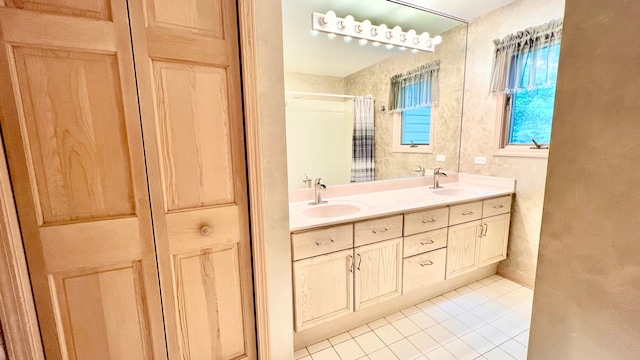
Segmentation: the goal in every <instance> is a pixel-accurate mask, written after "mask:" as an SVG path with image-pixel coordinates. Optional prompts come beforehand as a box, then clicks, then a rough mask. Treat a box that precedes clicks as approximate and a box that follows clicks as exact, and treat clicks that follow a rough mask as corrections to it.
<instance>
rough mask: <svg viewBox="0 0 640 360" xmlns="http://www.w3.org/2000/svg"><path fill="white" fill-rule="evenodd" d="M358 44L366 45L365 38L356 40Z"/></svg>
mask: <svg viewBox="0 0 640 360" xmlns="http://www.w3.org/2000/svg"><path fill="white" fill-rule="evenodd" d="M358 44H360V46H364V45H367V39H360V40H358Z"/></svg>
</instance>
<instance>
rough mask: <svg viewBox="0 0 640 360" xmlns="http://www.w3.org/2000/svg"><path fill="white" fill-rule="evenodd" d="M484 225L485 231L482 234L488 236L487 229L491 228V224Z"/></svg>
mask: <svg viewBox="0 0 640 360" xmlns="http://www.w3.org/2000/svg"><path fill="white" fill-rule="evenodd" d="M483 226H484V232H483V233H482V236H487V231H488V230H489V224H483Z"/></svg>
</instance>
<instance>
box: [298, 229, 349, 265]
mask: <svg viewBox="0 0 640 360" xmlns="http://www.w3.org/2000/svg"><path fill="white" fill-rule="evenodd" d="M291 244H292V245H291V246H292V248H293V260H294V261H295V260H300V259H305V258H309V257H312V256H317V255H322V254H328V253H330V252H334V251H339V250H344V249H348V248H351V247H353V225H352V224H347V225H339V226H333V227H330V228H325V229H320V230H313V231H307V232H303V233H296V234H291Z"/></svg>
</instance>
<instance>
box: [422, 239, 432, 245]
mask: <svg viewBox="0 0 640 360" xmlns="http://www.w3.org/2000/svg"><path fill="white" fill-rule="evenodd" d="M434 242H435V241H433V240H427V241H422V242H421V243H420V245H431V244H433V243H434Z"/></svg>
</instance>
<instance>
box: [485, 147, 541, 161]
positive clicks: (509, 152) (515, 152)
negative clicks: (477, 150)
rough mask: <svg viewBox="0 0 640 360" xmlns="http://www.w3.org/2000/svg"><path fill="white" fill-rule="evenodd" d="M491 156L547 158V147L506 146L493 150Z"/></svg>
mask: <svg viewBox="0 0 640 360" xmlns="http://www.w3.org/2000/svg"><path fill="white" fill-rule="evenodd" d="M493 156H505V157H524V158H544V159H546V158H548V157H549V149H529V147H528V146H506V147H504V148H502V149H498V150H495V151H494V152H493Z"/></svg>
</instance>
